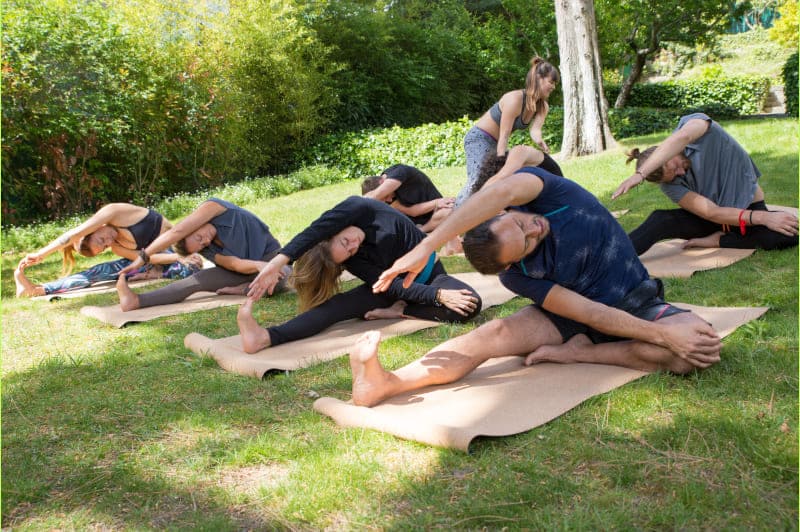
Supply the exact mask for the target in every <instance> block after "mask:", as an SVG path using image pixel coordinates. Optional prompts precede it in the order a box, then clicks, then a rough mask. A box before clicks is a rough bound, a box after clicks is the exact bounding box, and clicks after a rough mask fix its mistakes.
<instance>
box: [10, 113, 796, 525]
mask: <svg viewBox="0 0 800 532" xmlns="http://www.w3.org/2000/svg"><path fill="white" fill-rule="evenodd" d="M723 125H724V126H725V128H726V129H727V130H728V131H731V132H732V133H733V134H734V136H736V138H737V139H739V140H740V142H742V144H743V145H745V146H746V147H747V148H748V149H750V150H752V152H753V158H754V160H755V161H756V164H757V165H758V166H759V167H760V168H761V169H762V172H763V173H764V176H763V178H762V185H763V187H764V189H765V191H766V194H767V199H768V201H769V202H772V203H777V204H792V205H796V204H797V175H798V166H797V127H796V126H797V124H796V122H795V121H791V120H747V121H739V122H736V121H734V122H725V123H724V124H723ZM667 134H668V132H663V133H662V134H659V135H650V136H647V137H640V138H636V139H626V140H625V141H624V143H622V145H621V146H620V147H619V148H617V149H615V150H611V151H609V152H608V153H604V154H601V155H597V156H593V157H591V158H585V159H579V160H574V161H566V162H564V163H563V164H562V167H563V168H564V171H565V173H566V175H567V176H568V177H570V178H572V179H575V180H576V181H578V182H579V183H581V184H583V185H584V186H585V187H587V188H588V189H589V190H590V191H592V192H593V193H595V194H597V195H598V196H599V197H600V199H601V201H603V202H604V204H606V205H607V206H608V207H609V208H610V209H613V210H617V209H623V208H629V209H631V212H630V213H628V214H626V215H625V216H623V217H622V218H621V219H620V222H621V223H622V224H623V226H624V227H625V228H626V229H631V228H633V227H634V226H635V225H636V224H638V223H639V222H641V221H642V220H643V219H644V217H645V216H646V215H647V214H648V213H649V212H650V211H651V210H652V209H654V208H665V207H666V208H668V207H671V204H670V203H669V202H668V201H667V200H665V198H664V197H663V195H662V194H661V193H660V192H659V191H658V189H657V187H654V186H649V185H642V186H641V187H639V188H637V189H636V190H635V191H633V192H632V193H631V194H628V195H626V196H624V197H623V198H620V199H618V200H615V201H611V200H610V199H609V198H610V194H611V192H612V191H613V190H614V189H615V188H616V185H617V183H619V181H621V180H622V179H623V178H625V177H626V176H627V175H629V174H630V172H631V168H630V167H626V166H625V165H624V155H623V151H624V149H625V148H626V147H632V146H639V147H642V146H647V145H650V144H654V143H658V142H659V141H661V140H663V138H665V136H666V135H667ZM428 173H429V175H430V176H431V177H432V178H433V179H434V181H435V182H436V184H437V186H439V187H440V189H441V190H442V192H443V193H445V194H448V195H455V194H456V193H457V192H458V190H459V189H460V187H461V184H462V183H463V181H464V179H465V176H464V169H463V168H445V169H433V170H430V171H429V172H428ZM351 194H358V183H357V182H355V181H352V182H346V183H340V184H337V185H331V186H327V187H324V188H321V189H318V190H313V191H303V192H299V193H296V194H292V195H290V196H286V197H282V198H273V199H260V198H259V199H257V200H255V201H254V202H253V203H252V204H247V205H244V206H245V207H246V208H249V209H251V210H253V211H254V212H256V213H257V214H258V215H259V216H262V217H263V218H264V220H265V221H266V222H267V223H268V224H269V225H270V227H271V228H272V229H273V231H274V232H275V233H276V235H278V236H279V238H280V239H281V240H282V241H284V242H285V241H287V240H288V239H289V238H290V237H291V236H292V235H293V234H294V233H296V232H297V231H299V230H301V229H302V228H303V227H304V226H305V225H307V224H308V223H309V221H310V220H311V219H312V218H313V217H315V216H317V215H318V214H319V213H321V212H322V211H324V210H325V209H326V208H328V207H329V206H330V205H332V204H333V203H335V202H337V201H339V200H341V199H344V198H345V197H347V196H348V195H351ZM20 257H21V254H14V253H11V254H6V255H4V256H3V278H2V294H3V298H4V299H3V318H2V319H3V321H2V326H3V331H4V332H3V345H2V354H3V369H2V375H3V379H2V383H0V386H2V397H3V401H2V431H3V439H2V455H3V461H2V475H3V493H2V494H3V497H2V516H3V517H2V524H3V526H4V527H7V528H13V529H14V530H41V529H76V530H84V529H87V530H91V529H93V528H95V529H115V530H116V529H121V530H126V529H135V530H141V529H148V530H149V529H207V530H242V529H252V530H263V529H302V530H305V529H314V530H317V529H324V528H330V529H337V530H338V529H356V528H358V529H361V528H397V529H421V528H425V529H427V528H455V529H472V528H490V529H494V528H503V527H508V528H511V529H522V528H528V529H552V528H555V529H592V530H594V529H614V528H616V529H630V528H634V529H639V528H642V529H660V528H667V529H678V528H680V529H683V528H690V529H764V528H767V527H768V528H779V529H782V528H788V529H791V528H795V527H796V523H797V488H798V484H797V452H798V446H797V434H798V432H797V430H798V415H797V393H798V382H797V375H798V361H797V352H798V334H797V323H798V318H797V310H798V304H797V301H798V298H797V275H798V274H797V272H798V270H797V250H785V251H778V252H763V251H757V252H756V253H755V254H753V256H751V257H750V258H748V259H747V260H744V261H740V262H739V263H736V264H734V265H733V266H730V267H728V268H725V269H720V270H711V271H707V272H700V273H698V274H696V275H694V276H692V277H691V278H689V279H668V280H666V282H665V285H666V290H667V296H668V298H669V299H671V300H678V301H686V302H691V303H697V304H701V305H713V306H736V305H748V306H761V305H764V306H769V307H770V310H769V312H768V313H767V314H766V315H765V316H764V317H762V318H760V319H759V320H756V321H755V322H752V323H750V324H748V325H746V326H744V327H741V328H740V329H739V330H737V331H736V332H735V333H734V334H732V335H731V336H730V337H728V338H727V339H726V340H725V341H724V348H723V352H722V361H721V362H720V363H719V364H717V365H716V366H714V367H713V368H711V369H710V370H707V371H704V372H699V373H695V374H691V375H688V376H685V377H677V376H674V375H669V374H665V373H658V374H653V375H648V376H646V377H643V378H642V379H639V380H637V381H634V382H632V383H629V384H627V385H626V386H623V387H621V388H618V389H616V390H613V391H611V392H610V393H607V394H603V395H601V396H598V397H593V398H591V399H589V400H588V401H586V402H584V403H583V404H581V405H579V406H578V407H576V408H574V409H572V410H570V411H569V412H567V413H566V414H564V415H563V416H561V417H559V418H558V419H556V420H553V421H552V422H550V423H547V424H545V425H543V426H540V427H537V428H535V429H533V430H531V431H529V432H526V433H523V434H518V435H515V436H510V437H504V438H479V439H478V440H477V441H476V442H475V443H474V444H473V445H472V448H471V454H469V455H467V454H464V453H461V452H456V451H452V450H446V449H437V448H432V447H429V446H425V445H422V444H419V443H414V442H408V441H403V440H399V439H397V438H395V437H393V436H390V435H388V434H384V433H380V432H376V431H372V430H363V429H352V428H342V427H339V426H337V425H336V424H334V423H333V422H332V421H331V420H330V419H328V418H326V417H323V416H321V415H319V414H317V413H315V412H314V411H313V410H312V408H311V405H312V403H313V401H314V398H315V397H316V395H324V396H333V397H337V398H340V399H343V400H347V399H349V395H350V385H351V376H350V368H349V362H348V359H347V357H346V356H343V357H340V358H337V359H335V360H333V361H330V362H327V363H325V364H319V365H316V366H312V367H309V368H305V369H303V370H300V371H296V372H292V373H284V372H281V373H277V374H275V375H271V376H268V377H267V378H265V379H264V380H262V381H259V380H256V379H251V378H246V377H240V376H238V375H232V374H228V373H226V372H224V371H222V370H221V369H220V368H219V367H218V366H217V365H216V363H214V361H213V360H212V359H210V358H208V357H205V358H203V357H197V356H195V355H193V354H192V353H190V352H189V351H187V350H186V349H185V348H184V346H183V338H184V336H185V335H186V334H188V333H190V332H200V333H202V334H205V335H207V336H210V337H213V338H218V337H224V336H230V335H233V334H237V328H236V308H235V307H226V308H220V309H214V310H211V311H207V312H200V313H194V314H187V315H181V316H174V317H169V318H164V319H160V320H154V321H152V322H147V323H142V324H137V325H133V326H129V327H126V328H123V329H115V328H113V327H108V326H105V325H102V324H99V323H98V322H96V321H94V320H91V319H89V318H85V317H83V316H82V315H80V314H79V310H80V307H81V306H82V305H85V304H93V305H110V304H113V303H115V302H116V297H115V295H114V294H106V295H98V296H92V297H90V298H85V299H83V300H81V299H74V300H63V301H60V302H56V303H47V302H43V301H29V300H16V299H14V298H13V297H10V295H13V279H12V278H11V276H10V272H11V270H13V267H14V266H15V265H16V262H17V261H18V260H19V258H20ZM443 262H444V264H445V265H446V267H447V268H448V269H450V271H454V272H455V271H468V270H470V269H471V268H470V267H469V265H468V264H467V263H466V261H465V260H464V259H463V258H460V257H445V258H444V259H443ZM35 268H38V270H34V271H32V272H31V273H32V274H35V275H36V276H37V278H39V279H48V278H50V276H55V275H56V274H57V272H58V269H59V264H58V261H57V260H56V259H55V258H53V259H52V260H48V261H46V262H45V263H44V264H42V265H37V266H36V267H35ZM354 284H355V283H351V284H349V285H348V286H353V285H354ZM527 304H528V302H527V300H525V299H523V298H515V299H513V300H511V301H509V302H508V303H506V304H504V305H501V306H498V307H493V308H491V309H487V310H486V311H484V312H483V313H482V314H481V315H480V316H479V317H478V318H477V319H476V320H475V322H473V323H471V324H464V325H460V324H459V325H441V326H439V327H436V328H432V329H426V330H423V331H420V332H418V333H415V334H412V335H408V336H402V337H395V338H391V339H387V340H385V341H384V342H383V344H382V347H381V351H380V358H381V361H382V362H383V363H384V364H385V365H386V366H387V367H389V368H397V367H400V366H402V365H404V364H406V363H408V362H410V361H412V360H414V359H416V358H418V357H419V356H421V355H423V354H424V353H425V352H426V351H428V350H429V349H431V348H433V347H435V346H436V345H437V344H439V343H441V342H442V341H444V340H446V339H448V338H450V337H453V336H455V335H459V334H463V333H465V332H468V331H470V330H472V329H473V328H474V327H476V326H478V325H480V324H482V323H485V322H486V321H488V320H490V319H492V318H495V317H503V316H508V315H510V314H512V313H513V312H515V311H517V310H519V309H520V308H522V307H523V306H525V305H527ZM296 310H297V308H296V298H295V296H294V295H291V294H282V295H280V296H277V297H275V298H272V299H266V300H263V301H259V302H258V303H257V305H256V315H257V318H258V319H259V321H260V322H262V323H264V324H270V323H280V322H282V321H284V320H286V319H289V318H290V317H293V316H294V315H295V314H296ZM532 407H534V406H532Z"/></svg>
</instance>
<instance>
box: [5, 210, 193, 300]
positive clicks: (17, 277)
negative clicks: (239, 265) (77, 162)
mask: <svg viewBox="0 0 800 532" xmlns="http://www.w3.org/2000/svg"><path fill="white" fill-rule="evenodd" d="M171 227H172V224H171V223H169V221H168V220H167V219H166V218H164V217H163V216H161V215H160V214H159V213H157V212H156V211H154V210H152V209H146V208H144V207H138V206H136V205H130V204H128V203H110V204H108V205H106V206H104V207H102V208H101V209H100V210H98V211H97V212H96V213H95V214H94V215H92V216H91V218H89V219H88V220H86V221H85V222H83V223H82V224H80V225H79V226H78V227H75V228H74V229H70V230H69V231H67V232H66V233H64V234H63V235H61V236H59V237H58V238H57V239H55V240H53V241H52V242H50V243H49V244H47V245H46V246H45V247H43V248H42V249H40V250H39V251H36V252H34V253H29V254H28V255H26V256H25V258H23V259H22V260H21V261H20V262H19V265H18V266H17V268H16V270H15V271H14V281H15V283H16V285H17V297H31V296H43V295H50V294H60V293H64V292H68V291H70V290H78V289H80V288H86V287H87V286H90V285H91V284H93V283H97V282H100V281H110V280H113V279H116V278H117V276H118V275H119V272H120V271H121V270H122V269H123V268H125V267H126V266H128V265H129V264H130V263H131V260H133V259H135V258H136V257H137V250H139V249H142V248H144V247H146V246H148V245H149V244H150V243H152V242H153V240H155V239H156V237H158V236H159V235H160V234H162V233H164V232H166V231H168V230H169V229H170V228H171ZM109 248H110V249H111V251H112V252H113V253H114V254H116V255H119V256H120V257H122V258H120V259H117V260H114V261H110V262H103V263H100V264H97V265H95V266H93V267H91V268H89V269H88V270H86V271H82V272H80V273H76V274H73V275H70V273H71V272H72V269H73V268H74V267H75V257H74V256H73V252H74V251H77V252H78V253H80V254H81V255H83V256H85V257H94V256H95V255H98V254H100V253H102V252H103V251H105V250H107V249H109ZM57 251H61V253H62V260H63V265H64V266H63V271H62V275H65V276H66V277H63V278H61V279H57V280H55V281H50V282H47V283H43V284H35V283H33V282H31V281H30V280H29V279H28V278H27V277H26V276H25V273H24V271H25V269H26V268H28V267H29V266H32V265H34V264H38V263H40V262H42V261H43V260H44V259H45V258H46V257H47V256H48V255H51V254H53V253H55V252H57ZM151 264H153V265H157V267H155V268H154V267H152V266H149V267H148V268H146V269H141V270H140V271H136V272H133V273H136V274H137V276H141V277H163V278H167V279H182V278H184V277H187V276H189V275H191V274H192V273H194V272H196V271H197V270H199V269H200V267H201V266H202V259H201V258H200V257H198V256H197V255H194V256H190V257H185V258H184V257H180V256H179V255H177V254H176V253H173V252H172V251H171V250H170V251H167V252H165V253H158V254H156V255H154V256H153V257H152V260H151Z"/></svg>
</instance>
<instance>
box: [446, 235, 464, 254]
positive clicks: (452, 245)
mask: <svg viewBox="0 0 800 532" xmlns="http://www.w3.org/2000/svg"><path fill="white" fill-rule="evenodd" d="M463 253H464V247H463V246H462V245H461V237H458V236H456V237H453V238H452V239H451V240H448V241H447V243H446V244H445V245H444V249H442V256H443V257H450V256H453V255H461V254H463Z"/></svg>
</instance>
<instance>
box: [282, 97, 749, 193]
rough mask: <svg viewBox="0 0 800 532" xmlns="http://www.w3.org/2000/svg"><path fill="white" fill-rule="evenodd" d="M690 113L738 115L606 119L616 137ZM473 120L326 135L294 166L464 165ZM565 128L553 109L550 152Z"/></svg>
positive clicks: (612, 113) (623, 113)
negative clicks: (465, 148)
mask: <svg viewBox="0 0 800 532" xmlns="http://www.w3.org/2000/svg"><path fill="white" fill-rule="evenodd" d="M693 112H704V113H706V114H708V115H709V116H711V117H712V118H715V119H722V118H730V117H732V116H736V113H735V111H731V109H730V107H726V106H723V105H718V104H707V105H697V106H693V107H687V108H682V109H655V108H644V107H626V108H624V109H610V110H609V116H608V120H609V125H610V127H611V132H612V134H613V135H614V137H615V138H626V137H633V136H639V135H647V134H649V133H654V132H657V131H664V130H671V129H672V128H674V127H675V126H676V125H677V123H678V119H679V118H680V117H681V116H682V115H684V114H689V113H693ZM473 124H474V121H472V120H470V119H469V118H467V117H463V118H461V119H459V120H456V121H453V122H444V123H442V124H425V125H423V126H418V127H412V128H405V129H404V128H401V127H398V126H394V127H390V128H385V129H370V130H364V131H358V132H348V133H336V134H332V135H327V136H325V137H323V138H322V139H321V140H320V141H318V142H317V143H316V144H314V145H312V146H311V147H310V148H308V149H306V150H303V151H301V152H298V164H306V165H323V166H325V167H330V168H335V169H337V170H338V171H339V172H341V173H342V175H343V176H345V177H346V178H351V179H354V178H358V177H363V176H366V175H372V174H376V173H378V172H380V171H381V170H383V169H384V168H386V167H388V166H390V165H392V164H395V163H399V162H402V163H405V164H410V165H413V166H418V167H420V168H437V167H445V166H458V165H463V164H466V161H465V155H464V135H466V133H467V131H469V129H470V128H471V127H472V125H473ZM563 130H564V113H563V109H562V108H561V107H551V108H550V114H549V115H548V117H547V121H546V122H545V125H544V130H543V131H542V135H543V136H544V140H545V141H546V142H547V144H548V145H549V146H550V149H551V150H552V151H553V152H557V151H558V150H559V149H561V136H562V132H563ZM530 142H531V141H530V138H529V137H528V132H527V131H515V132H514V134H513V135H512V136H511V139H510V141H509V146H515V145H517V144H530Z"/></svg>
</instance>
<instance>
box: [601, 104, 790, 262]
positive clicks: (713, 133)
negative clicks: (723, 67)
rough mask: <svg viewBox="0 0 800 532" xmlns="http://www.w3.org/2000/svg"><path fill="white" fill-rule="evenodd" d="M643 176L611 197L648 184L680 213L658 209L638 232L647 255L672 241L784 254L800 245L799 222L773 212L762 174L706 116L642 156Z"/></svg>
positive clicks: (636, 239)
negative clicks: (799, 240)
mask: <svg viewBox="0 0 800 532" xmlns="http://www.w3.org/2000/svg"><path fill="white" fill-rule="evenodd" d="M633 159H636V172H634V173H633V175H632V176H630V177H629V178H627V179H626V180H625V181H623V182H622V184H621V185H620V186H619V188H617V190H616V191H615V192H614V194H613V195H612V196H611V197H612V199H613V198H617V197H619V196H621V195H622V194H625V193H626V192H628V191H629V190H631V189H632V188H634V187H636V186H638V185H639V184H640V183H642V182H644V181H645V180H647V181H650V182H651V183H658V184H659V185H660V186H661V191H662V192H663V193H664V194H666V195H667V197H669V199H671V200H672V201H674V202H675V203H677V204H678V205H679V206H680V207H681V208H680V209H671V210H657V211H654V212H653V213H652V214H651V215H650V216H649V217H648V218H647V220H645V222H644V223H643V224H642V225H640V226H639V227H637V228H636V229H634V230H633V231H632V232H631V233H630V235H629V236H630V238H631V240H632V241H633V247H634V249H636V253H638V254H639V255H641V254H642V253H644V252H645V251H647V250H648V249H650V247H651V246H652V245H653V244H655V243H656V242H658V241H659V240H664V239H667V238H684V239H687V240H688V242H686V247H714V248H716V247H723V248H740V249H754V248H760V249H783V248H787V247H792V246H796V245H797V217H796V216H795V215H794V214H791V213H787V212H782V211H769V210H767V206H766V204H765V203H764V191H763V190H762V189H761V187H760V186H759V185H758V178H759V177H761V172H760V171H759V170H758V168H757V167H756V165H755V163H754V162H753V160H752V159H751V158H750V156H749V155H748V154H747V152H746V151H745V150H744V148H742V147H741V146H740V145H739V143H738V142H736V140H735V139H734V138H733V137H731V136H730V135H729V134H728V133H727V132H726V131H725V130H724V129H722V126H720V125H719V124H718V123H717V122H714V121H713V120H711V119H710V118H709V117H708V116H707V115H705V114H703V113H694V114H690V115H686V116H684V117H682V118H681V119H680V121H679V122H678V127H677V128H676V129H675V131H674V132H673V133H672V135H670V136H669V137H668V138H667V139H666V140H665V141H664V142H663V143H662V144H661V145H659V146H651V147H649V148H647V149H646V150H644V151H642V152H640V151H639V150H638V148H635V149H634V150H632V151H631V152H630V153H629V154H628V162H630V161H632V160H633Z"/></svg>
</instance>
